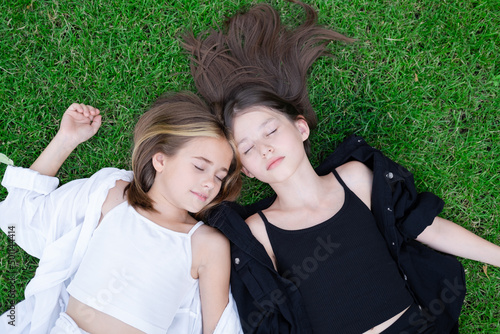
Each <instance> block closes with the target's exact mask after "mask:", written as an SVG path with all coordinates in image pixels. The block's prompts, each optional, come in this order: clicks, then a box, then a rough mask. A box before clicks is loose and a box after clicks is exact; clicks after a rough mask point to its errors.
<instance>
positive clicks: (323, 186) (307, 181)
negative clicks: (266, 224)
mask: <svg viewBox="0 0 500 334" xmlns="http://www.w3.org/2000/svg"><path fill="white" fill-rule="evenodd" d="M305 161H306V163H303V164H302V165H301V166H300V167H299V168H298V169H297V170H296V171H295V173H293V175H292V176H291V177H289V178H288V179H287V180H285V181H283V182H279V183H273V184H270V186H271V188H273V190H274V191H275V192H276V195H277V198H276V201H275V205H277V206H278V207H279V209H280V210H289V209H290V210H291V209H294V208H297V207H315V206H317V205H318V204H319V203H321V202H322V201H323V199H324V198H325V194H326V193H327V192H328V183H327V180H328V177H321V176H318V174H316V172H315V171H314V168H313V167H312V165H311V163H310V162H309V160H308V159H305Z"/></svg>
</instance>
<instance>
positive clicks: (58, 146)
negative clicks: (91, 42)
mask: <svg viewBox="0 0 500 334" xmlns="http://www.w3.org/2000/svg"><path fill="white" fill-rule="evenodd" d="M100 124H101V115H100V113H99V110H97V109H95V108H93V107H91V106H87V105H83V104H73V105H71V106H70V107H69V108H68V110H67V111H66V112H65V114H64V116H63V118H62V122H61V126H60V130H59V132H58V133H57V135H56V136H55V138H54V139H53V140H52V141H51V143H50V144H49V145H48V147H47V148H46V149H45V150H44V152H43V153H42V154H41V155H40V157H39V158H38V159H37V160H36V161H35V163H34V164H33V165H32V166H31V167H30V169H25V168H20V167H11V166H9V167H8V169H7V171H6V173H5V175H4V178H3V182H2V185H3V186H4V187H6V188H7V189H8V191H9V194H8V196H7V198H6V199H5V201H3V202H2V203H0V216H1V217H2V222H1V225H2V229H3V230H4V231H5V232H6V233H7V232H8V230H9V228H10V226H15V228H16V240H15V241H16V242H17V243H18V244H19V245H20V246H21V247H22V248H24V249H25V250H26V251H27V252H28V253H29V254H31V255H33V256H36V257H38V258H40V264H39V267H38V270H37V272H36V275H35V277H34V278H33V280H32V281H31V282H30V283H29V284H28V286H27V287H26V293H25V295H26V300H24V301H23V302H21V303H20V304H18V305H17V306H16V308H15V311H16V317H17V321H16V325H15V327H13V326H9V324H8V316H9V312H6V313H5V314H4V315H3V316H2V321H1V324H0V326H2V327H1V328H3V329H2V330H0V331H1V332H2V333H7V332H9V333H44V334H45V333H49V332H50V333H107V334H109V333H202V332H203V333H214V332H216V333H238V332H239V331H240V328H241V327H240V324H239V320H238V317H237V313H236V308H235V306H234V303H233V301H232V296H231V295H230V292H229V270H230V265H229V261H230V258H229V243H228V241H227V239H226V238H225V237H224V236H223V235H222V234H221V233H220V232H218V231H217V230H216V229H214V228H212V227H209V226H207V225H204V224H203V223H202V222H201V221H200V220H199V219H198V218H199V217H202V216H203V215H204V214H205V213H206V212H207V210H208V209H209V208H211V207H213V206H214V205H216V204H217V203H220V202H221V201H222V200H224V199H235V198H236V196H237V194H238V191H239V187H240V181H239V176H238V173H239V165H238V160H237V155H236V152H235V146H234V144H233V141H232V139H231V137H230V136H229V135H228V133H227V131H226V129H225V127H224V126H223V125H221V123H220V122H219V121H218V120H217V119H216V117H215V116H214V115H213V114H211V113H210V110H209V108H208V107H207V106H206V104H205V103H204V102H203V101H202V100H201V99H199V98H198V97H196V96H195V95H194V94H187V93H179V94H176V95H171V96H166V97H164V98H161V99H159V100H158V101H157V102H156V103H155V104H154V105H153V106H152V108H151V109H150V110H149V111H147V112H146V113H145V114H144V115H143V116H142V117H141V118H140V119H139V121H138V123H137V125H136V127H135V133H134V142H135V146H134V151H133V154H132V169H133V172H129V171H124V170H118V169H115V168H106V169H103V170H101V171H99V172H97V173H96V174H94V175H93V176H92V177H90V178H89V179H81V180H76V181H72V182H70V183H68V184H66V185H63V186H61V187H59V188H57V185H58V180H57V179H56V178H54V177H53V176H54V175H55V174H56V172H57V170H58V169H59V167H60V166H61V164H62V163H63V161H64V160H65V159H66V158H67V156H68V155H69V154H70V153H71V151H72V150H73V149H74V148H75V147H76V146H77V145H78V144H79V143H81V142H83V141H85V140H87V139H88V138H90V137H91V136H93V135H94V134H95V133H96V132H97V130H98V128H99V126H100ZM194 217H197V218H194Z"/></svg>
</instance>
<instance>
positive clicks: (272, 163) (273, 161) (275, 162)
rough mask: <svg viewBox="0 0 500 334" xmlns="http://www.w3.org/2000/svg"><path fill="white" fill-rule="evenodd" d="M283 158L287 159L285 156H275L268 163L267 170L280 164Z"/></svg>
mask: <svg viewBox="0 0 500 334" xmlns="http://www.w3.org/2000/svg"><path fill="white" fill-rule="evenodd" d="M283 159H285V157H277V158H273V159H271V160H270V161H269V163H268V164H267V170H271V169H273V168H276V167H278V166H279V164H280V163H281V161H283Z"/></svg>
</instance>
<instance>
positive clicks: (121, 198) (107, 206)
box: [101, 180, 129, 218]
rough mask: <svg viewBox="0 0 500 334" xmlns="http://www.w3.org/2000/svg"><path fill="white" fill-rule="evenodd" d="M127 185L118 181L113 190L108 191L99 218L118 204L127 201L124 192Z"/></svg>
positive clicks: (125, 182)
mask: <svg viewBox="0 0 500 334" xmlns="http://www.w3.org/2000/svg"><path fill="white" fill-rule="evenodd" d="M128 184H129V182H127V181H123V180H118V181H116V184H115V186H114V187H113V188H111V189H109V192H108V196H107V197H106V199H105V200H104V203H103V204H102V209H101V218H102V217H104V216H105V215H106V214H107V213H108V212H109V211H111V209H113V208H114V207H115V206H117V205H118V204H121V203H123V202H125V201H126V200H127V198H126V197H125V194H124V191H125V187H126V186H127V185H128Z"/></svg>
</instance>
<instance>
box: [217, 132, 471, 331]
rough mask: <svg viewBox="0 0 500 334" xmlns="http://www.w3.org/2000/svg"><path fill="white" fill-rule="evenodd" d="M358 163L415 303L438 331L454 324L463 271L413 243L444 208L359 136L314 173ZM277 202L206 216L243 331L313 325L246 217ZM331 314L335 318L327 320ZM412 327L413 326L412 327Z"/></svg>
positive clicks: (307, 328)
mask: <svg viewBox="0 0 500 334" xmlns="http://www.w3.org/2000/svg"><path fill="white" fill-rule="evenodd" d="M352 160H357V161H360V162H362V163H364V164H365V165H367V166H368V167H369V168H370V169H372V171H373V188H372V199H371V200H372V213H373V215H374V216H375V219H376V221H377V225H378V227H379V229H380V231H381V233H382V234H383V236H384V238H385V240H386V242H387V245H388V247H389V249H390V251H391V254H392V256H393V257H394V259H395V260H396V262H397V263H398V266H399V269H400V272H401V275H402V277H403V278H404V279H405V280H406V282H407V286H408V288H409V290H410V292H411V293H412V295H413V296H414V299H415V301H416V302H417V303H418V304H419V305H420V306H421V307H422V308H423V309H424V311H426V312H427V314H428V317H430V318H431V319H434V318H436V319H438V325H439V330H438V332H439V333H449V332H450V330H451V328H452V327H453V326H454V325H455V324H456V322H457V319H458V316H459V314H460V310H461V306H462V303H463V299H464V296H465V277H464V270H463V267H462V265H461V264H460V262H458V260H457V259H456V258H455V257H452V256H449V255H444V254H441V253H438V252H436V251H434V250H432V249H430V248H428V247H426V246H424V245H422V244H421V243H419V242H417V241H415V240H413V239H415V238H416V237H417V236H418V235H419V234H420V233H421V232H422V231H423V230H424V229H425V228H426V227H427V226H428V225H430V224H431V223H432V221H433V219H434V218H435V217H436V216H437V215H438V214H439V213H440V212H441V210H442V209H443V201H442V200H441V199H440V198H439V197H437V196H435V195H434V194H431V193H420V194H418V193H417V191H416V189H415V185H414V180H413V176H412V174H411V173H410V172H408V171H407V170H406V169H405V168H403V167H402V166H400V165H398V164H396V163H395V162H393V161H392V160H390V159H389V158H387V157H385V156H384V155H383V154H382V153H381V152H380V151H379V150H377V149H374V148H372V147H370V146H369V145H368V144H367V143H366V142H365V141H364V140H363V138H361V137H359V136H354V135H353V136H351V137H349V138H348V139H346V140H345V141H344V142H343V143H342V144H340V145H339V147H338V148H337V149H336V150H335V152H334V153H333V154H331V155H330V156H329V157H328V158H327V159H326V160H325V161H324V162H323V163H322V164H321V165H320V166H319V167H318V168H317V169H316V172H317V173H318V174H319V175H325V174H328V173H330V172H331V171H332V170H333V169H335V168H336V167H338V166H340V165H342V164H344V163H346V162H349V161H352ZM274 198H275V197H271V198H267V199H264V200H262V201H259V202H257V203H254V204H251V205H249V206H245V207H243V206H240V205H238V204H236V203H229V202H225V203H223V204H222V205H221V206H220V207H219V208H218V209H217V210H215V211H214V212H213V213H212V214H211V216H210V218H209V219H208V222H209V224H211V225H212V226H214V227H216V228H218V229H219V230H220V231H222V233H224V234H225V235H226V237H227V238H228V239H229V240H230V242H231V258H232V268H231V291H232V293H233V295H234V298H235V300H236V303H237V306H238V311H239V314H240V319H241V324H242V327H243V330H244V332H245V333H266V334H268V333H279V334H284V333H310V332H311V328H310V325H309V321H308V319H307V316H306V313H305V310H304V308H303V305H302V302H301V296H300V293H299V292H298V290H297V289H296V287H295V286H294V285H293V283H292V282H291V281H289V280H287V279H285V278H283V277H281V276H280V275H279V274H278V273H277V272H276V270H274V267H273V264H272V261H271V259H270V258H269V256H268V255H267V253H266V251H265V249H264V247H263V246H262V244H260V243H259V242H258V241H257V240H256V239H255V237H254V236H253V235H252V233H251V232H250V229H249V228H248V226H247V224H246V223H245V219H246V218H247V217H249V216H251V215H252V214H254V213H256V212H257V211H258V210H263V209H265V208H267V207H268V206H269V205H270V204H271V203H272V202H273V201H274ZM332 317H335V315H332ZM415 326H417V327H418V326H419V324H418V322H416V323H415Z"/></svg>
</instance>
